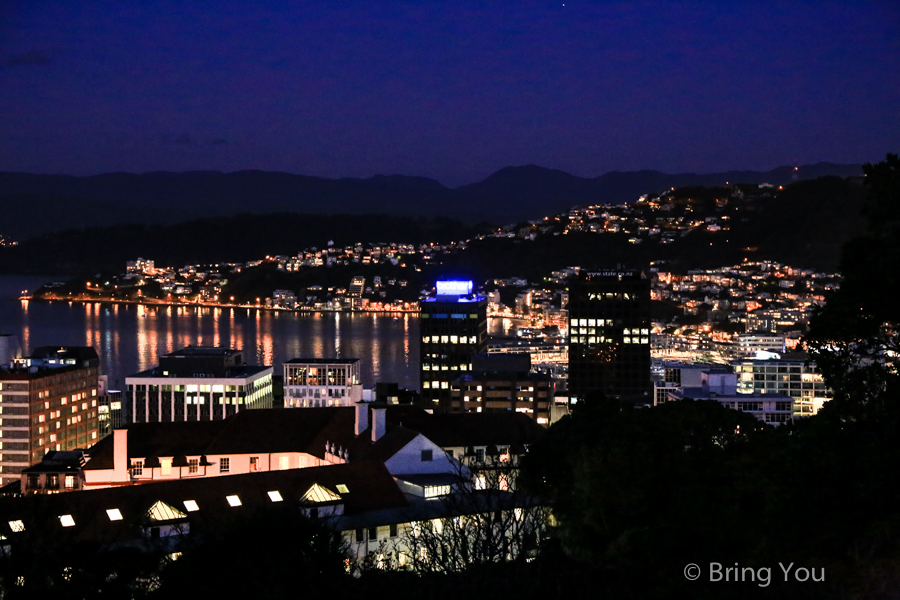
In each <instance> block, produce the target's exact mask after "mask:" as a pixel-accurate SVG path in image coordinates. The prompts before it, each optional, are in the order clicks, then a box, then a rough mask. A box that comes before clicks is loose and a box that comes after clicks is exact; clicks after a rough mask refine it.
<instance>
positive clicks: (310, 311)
mask: <svg viewBox="0 0 900 600" xmlns="http://www.w3.org/2000/svg"><path fill="white" fill-rule="evenodd" d="M18 299H19V300H25V301H28V302H47V303H53V302H68V303H73V302H77V303H80V304H124V305H126V306H145V307H148V308H152V307H172V306H174V307H185V308H191V307H193V308H218V309H228V308H230V309H232V310H234V309H246V310H262V311H268V312H274V313H291V314H301V315H314V314H318V313H347V314H377V315H391V314H401V315H416V316H417V315H418V314H419V313H420V312H421V311H419V309H418V308H416V309H415V310H413V309H407V310H403V309H391V310H386V309H381V310H374V309H362V310H345V309H335V308H280V307H275V306H257V305H255V304H212V303H198V302H172V301H168V300H157V299H152V300H151V301H147V300H140V301H139V300H126V299H122V298H85V297H75V298H62V297H56V298H46V297H41V298H35V297H34V296H31V295H23V296H19V297H18ZM488 319H511V320H513V321H530V320H531V319H529V318H528V317H525V316H513V315H488Z"/></svg>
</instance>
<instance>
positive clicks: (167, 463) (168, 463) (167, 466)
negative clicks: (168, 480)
mask: <svg viewBox="0 0 900 600" xmlns="http://www.w3.org/2000/svg"><path fill="white" fill-rule="evenodd" d="M160 464H161V465H162V474H163V475H171V474H172V459H171V458H164V459H162V460H161V461H160Z"/></svg>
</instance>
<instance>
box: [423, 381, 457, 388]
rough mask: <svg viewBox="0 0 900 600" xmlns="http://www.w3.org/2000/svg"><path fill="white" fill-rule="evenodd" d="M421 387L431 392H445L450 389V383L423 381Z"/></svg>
mask: <svg viewBox="0 0 900 600" xmlns="http://www.w3.org/2000/svg"><path fill="white" fill-rule="evenodd" d="M422 387H423V388H424V389H426V390H428V389H431V390H437V389H441V390H447V389H450V382H449V381H423V382H422Z"/></svg>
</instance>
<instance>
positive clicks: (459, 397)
mask: <svg viewBox="0 0 900 600" xmlns="http://www.w3.org/2000/svg"><path fill="white" fill-rule="evenodd" d="M450 389H451V399H450V410H451V412H479V413H488V412H506V411H514V412H520V413H524V414H526V415H528V416H529V417H531V418H532V419H534V420H535V421H536V422H537V423H538V425H543V426H545V427H548V426H549V425H550V402H551V401H552V400H553V391H554V390H553V380H552V378H551V377H550V375H548V374H546V373H532V372H531V356H530V355H529V354H528V353H525V352H522V353H507V354H476V355H475V356H474V357H473V358H472V372H471V373H468V374H463V375H460V376H459V377H457V378H456V379H455V380H454V381H453V382H451V383H450Z"/></svg>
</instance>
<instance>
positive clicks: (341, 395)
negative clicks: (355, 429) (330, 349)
mask: <svg viewBox="0 0 900 600" xmlns="http://www.w3.org/2000/svg"><path fill="white" fill-rule="evenodd" d="M360 400H362V383H361V382H360V380H359V359H358V358H343V359H341V358H293V359H291V360H289V361H287V362H285V363H284V407H285V408H314V407H320V406H352V405H354V404H356V403H357V402H359V401H360Z"/></svg>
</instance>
